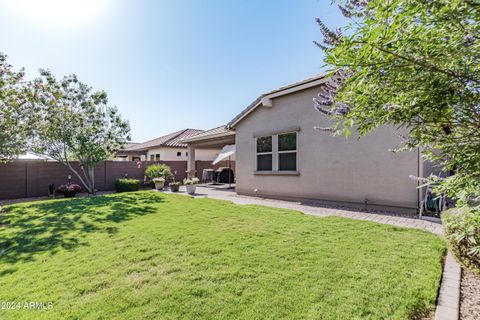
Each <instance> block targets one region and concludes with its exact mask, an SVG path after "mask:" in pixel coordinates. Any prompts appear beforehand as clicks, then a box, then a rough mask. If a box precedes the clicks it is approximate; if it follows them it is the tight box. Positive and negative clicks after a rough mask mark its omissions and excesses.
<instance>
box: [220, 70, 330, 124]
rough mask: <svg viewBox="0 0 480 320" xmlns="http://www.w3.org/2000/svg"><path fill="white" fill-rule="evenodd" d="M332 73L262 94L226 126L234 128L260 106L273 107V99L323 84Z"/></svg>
mask: <svg viewBox="0 0 480 320" xmlns="http://www.w3.org/2000/svg"><path fill="white" fill-rule="evenodd" d="M330 75H331V74H329V73H327V74H323V75H321V76H319V77H318V78H316V79H314V80H312V81H309V82H306V83H301V84H299V85H297V86H293V87H289V86H287V87H285V88H280V89H278V90H274V91H270V92H269V93H266V94H262V95H261V96H259V97H258V98H257V99H255V100H254V101H253V102H252V104H251V105H250V106H248V107H247V108H246V109H244V110H243V111H242V112H240V113H239V114H238V115H237V116H236V117H235V118H233V119H232V120H231V121H230V122H229V123H228V124H227V126H226V127H227V129H230V130H232V129H234V128H235V126H236V125H237V124H238V123H239V122H240V121H242V120H243V119H244V118H245V117H246V116H248V115H249V114H250V113H252V112H253V111H255V110H256V109H257V108H258V107H260V106H264V107H268V108H271V107H272V102H271V99H274V98H277V97H280V96H284V95H287V94H291V93H294V92H298V91H302V90H306V89H309V88H312V87H315V86H318V85H321V84H323V83H325V82H326V81H327V80H328V78H329V77H330Z"/></svg>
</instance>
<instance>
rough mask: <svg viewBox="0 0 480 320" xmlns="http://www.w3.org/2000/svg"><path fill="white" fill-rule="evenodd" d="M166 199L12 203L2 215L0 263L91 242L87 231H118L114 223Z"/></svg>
mask: <svg viewBox="0 0 480 320" xmlns="http://www.w3.org/2000/svg"><path fill="white" fill-rule="evenodd" d="M163 201H164V199H163V198H162V197H161V196H159V195H158V194H157V193H151V192H140V193H124V194H117V195H110V196H98V197H91V198H79V199H71V200H56V201H48V202H39V203H32V204H22V205H13V206H11V207H8V208H7V209H6V210H5V212H4V213H2V215H0V225H2V227H0V262H2V263H3V262H6V263H15V262H18V261H30V260H33V259H34V256H35V255H36V254H38V253H41V252H49V253H51V254H54V253H55V252H57V251H58V249H59V248H64V249H67V250H71V249H73V248H75V247H77V246H80V245H88V243H87V242H86V241H85V240H84V238H85V237H86V236H87V235H88V234H91V233H94V232H97V233H107V234H115V233H116V232H117V227H116V226H115V224H118V223H121V222H124V221H127V220H130V219H133V218H135V217H136V216H143V215H146V214H149V213H153V212H155V211H156V208H155V206H154V205H155V204H158V203H160V202H163ZM0 275H1V274H0Z"/></svg>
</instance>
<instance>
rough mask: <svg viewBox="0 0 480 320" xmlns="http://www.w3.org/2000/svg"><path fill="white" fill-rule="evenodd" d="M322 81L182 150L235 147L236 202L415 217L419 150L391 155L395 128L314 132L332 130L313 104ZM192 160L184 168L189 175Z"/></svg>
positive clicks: (271, 96)
mask: <svg viewBox="0 0 480 320" xmlns="http://www.w3.org/2000/svg"><path fill="white" fill-rule="evenodd" d="M327 79H328V78H327V77H326V76H325V75H320V76H317V77H314V78H310V79H307V80H304V81H301V82H297V83H294V84H291V85H288V86H285V87H282V88H279V89H276V90H274V91H271V92H268V93H265V94H263V95H261V96H260V97H258V98H257V99H256V100H255V101H254V102H253V103H252V104H251V105H249V106H248V107H247V108H246V109H245V110H243V111H242V112H241V113H240V114H239V115H237V116H236V117H235V118H234V119H233V120H232V121H231V122H230V123H229V124H228V125H227V126H225V128H223V129H222V130H217V132H216V134H214V135H210V136H206V137H205V138H204V139H203V140H202V139H201V138H199V137H201V136H200V135H197V136H193V137H191V138H189V139H186V140H185V142H188V145H189V148H190V150H192V151H193V150H195V149H196V148H197V146H203V147H205V146H208V145H211V146H213V145H215V146H216V147H217V148H218V147H221V146H220V145H221V144H222V143H223V144H224V145H225V144H230V143H232V141H233V140H234V141H235V144H236V192H237V193H239V194H244V195H257V196H263V197H272V198H285V199H299V200H302V199H318V200H325V201H328V202H334V203H337V202H342V203H352V204H356V205H361V206H364V205H367V206H369V207H371V206H372V205H378V206H380V207H382V208H384V207H389V208H402V209H401V211H403V210H404V209H406V210H408V211H414V210H416V209H417V208H418V206H419V202H420V197H421V193H420V191H419V190H418V189H417V186H418V182H416V181H414V180H412V179H410V178H409V175H415V176H423V174H424V168H425V171H427V167H428V165H427V164H426V163H424V162H423V160H422V157H421V154H420V152H419V150H417V149H416V150H414V151H411V152H401V153H392V152H391V151H389V149H391V148H394V147H396V146H398V145H399V143H400V138H399V136H398V135H397V134H396V132H395V129H394V128H393V127H381V128H378V129H377V130H375V131H374V132H372V133H370V134H368V135H367V136H364V137H361V139H358V137H356V136H351V137H350V138H349V139H346V138H345V137H344V136H335V137H334V136H332V135H330V134H329V133H326V132H323V131H318V130H316V129H315V127H316V126H318V127H328V126H329V125H331V120H329V119H328V118H327V117H326V116H325V115H323V114H322V113H320V112H318V111H316V110H315V109H314V107H313V101H312V100H313V98H315V97H316V96H317V94H318V93H319V92H320V91H321V90H323V89H322V88H324V86H325V82H326V81H327ZM233 137H234V138H233ZM226 140H229V141H228V142H227V141H226ZM222 141H225V142H222ZM216 142H217V143H216ZM193 155H195V153H193ZM195 160H196V159H195V157H194V156H193V157H191V158H190V159H189V161H188V170H189V171H190V172H194V170H195V167H194V166H195Z"/></svg>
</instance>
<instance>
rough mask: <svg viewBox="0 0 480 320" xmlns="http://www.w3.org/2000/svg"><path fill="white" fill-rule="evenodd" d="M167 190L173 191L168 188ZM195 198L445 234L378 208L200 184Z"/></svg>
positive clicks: (423, 222)
mask: <svg viewBox="0 0 480 320" xmlns="http://www.w3.org/2000/svg"><path fill="white" fill-rule="evenodd" d="M166 193H169V192H168V191H166ZM177 194H183V195H187V194H186V193H185V189H184V187H181V188H180V192H178V193H177ZM193 197H195V198H211V199H221V200H228V201H231V202H233V203H236V204H256V205H263V206H269V207H275V208H284V209H291V210H297V211H301V212H303V213H305V214H309V215H314V216H320V217H326V216H339V217H345V218H352V219H359V220H368V221H373V222H378V223H384V224H390V225H394V226H399V227H407V228H417V229H423V230H426V231H429V232H432V233H435V234H441V233H442V225H441V224H440V223H435V222H431V221H427V220H423V219H419V218H418V217H417V216H412V215H402V214H395V213H389V212H377V211H371V212H370V211H360V210H355V209H350V208H340V207H333V206H325V205H322V204H320V203H317V202H314V201H312V202H308V203H301V202H294V201H281V200H273V199H264V198H257V197H248V196H241V195H237V194H236V193H235V191H233V190H232V189H214V188H209V187H201V186H198V187H197V191H196V194H195V195H194V196H193Z"/></svg>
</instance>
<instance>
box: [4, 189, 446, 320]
mask: <svg viewBox="0 0 480 320" xmlns="http://www.w3.org/2000/svg"><path fill="white" fill-rule="evenodd" d="M444 252H445V244H444V241H443V240H442V239H441V238H439V237H437V236H434V235H433V234H430V233H427V232H423V231H419V230H413V229H404V228H397V227H393V226H387V225H381V224H376V223H372V222H365V221H357V220H350V219H344V218H336V217H329V218H318V217H312V216H306V215H303V214H301V213H299V212H295V211H289V210H281V209H275V208H269V207H260V206H240V205H235V204H232V203H229V202H225V201H218V200H211V199H193V198H190V197H186V196H181V195H164V194H161V193H158V192H153V191H144V192H137V193H129V194H112V195H107V196H99V197H95V198H84V199H72V200H53V201H44V202H35V203H33V202H32V203H25V204H19V205H14V206H9V207H7V208H6V212H5V213H3V214H1V215H0V253H1V255H0V302H2V301H3V302H5V301H14V302H20V303H21V304H22V308H21V309H19V310H0V319H18V318H24V319H42V318H43V319H64V318H71V319H249V320H250V319H365V318H367V319H408V318H411V317H412V316H413V315H419V314H425V313H428V312H429V311H431V310H432V309H433V308H434V304H435V298H436V293H437V289H438V286H439V280H440V276H441V259H442V255H443V254H444ZM25 301H36V302H48V301H52V302H53V303H54V305H53V308H52V309H51V310H25V309H23V303H24V302H25Z"/></svg>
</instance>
